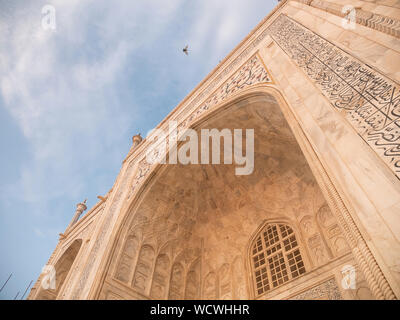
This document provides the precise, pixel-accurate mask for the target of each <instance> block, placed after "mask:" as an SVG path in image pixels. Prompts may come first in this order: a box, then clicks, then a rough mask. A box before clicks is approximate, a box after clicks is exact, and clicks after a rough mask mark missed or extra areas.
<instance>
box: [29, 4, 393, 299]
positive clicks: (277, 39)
mask: <svg viewBox="0 0 400 320" xmlns="http://www.w3.org/2000/svg"><path fill="white" fill-rule="evenodd" d="M399 81H400V1H398V0H387V1H377V0H358V1H353V0H335V1H333V0H290V1H289V0H285V1H280V2H278V4H277V6H276V7H275V9H274V10H273V11H272V12H270V13H269V14H268V15H267V16H266V17H265V18H264V19H263V20H262V21H261V22H260V23H259V24H258V25H257V26H256V27H255V28H254V29H253V30H252V31H251V32H250V33H249V34H248V36H247V37H246V38H245V39H244V40H243V41H242V42H241V43H239V44H238V46H237V47H236V48H234V50H233V51H232V52H231V53H230V54H229V55H228V56H227V57H226V58H225V59H224V60H222V61H221V62H220V63H219V64H218V65H217V66H216V67H215V68H214V70H212V71H211V73H210V74H209V75H208V76H207V77H206V78H205V79H204V80H203V81H202V82H201V83H200V84H199V85H198V86H197V87H196V88H195V89H194V90H193V91H192V92H191V93H190V94H189V95H187V96H186V97H185V98H184V99H183V101H182V102H181V103H180V104H179V105H178V106H176V107H175V109H173V111H172V112H171V113H170V114H169V115H168V116H167V117H166V118H165V119H164V120H163V121H162V122H161V123H160V124H159V125H158V127H157V128H158V129H162V130H163V131H164V132H166V135H167V136H172V132H171V130H170V129H169V128H170V127H169V123H170V122H171V121H174V122H175V123H176V128H177V130H178V131H179V132H183V131H184V130H186V129H192V132H199V133H200V132H201V131H202V130H205V129H218V130H222V129H229V130H232V132H233V131H234V130H235V129H238V128H240V129H243V134H244V132H245V130H246V129H252V130H254V146H253V147H254V150H253V151H254V152H253V153H254V159H253V162H254V166H253V170H252V171H251V173H250V174H242V175H238V174H236V171H235V169H237V165H236V164H235V163H223V164H214V163H213V162H212V161H210V162H209V163H196V164H194V163H189V164H184V163H179V162H177V163H171V162H170V161H166V162H165V163H150V162H149V161H148V159H147V157H146V155H147V154H148V151H149V150H150V149H151V148H152V147H154V144H157V141H158V140H156V139H154V137H152V135H151V134H150V135H148V136H147V137H146V138H145V139H143V138H142V137H141V136H140V135H135V136H134V137H133V139H132V147H131V149H130V150H129V152H128V154H127V156H126V157H125V159H124V161H123V163H122V166H121V170H120V172H119V174H118V176H117V177H116V180H115V183H114V185H113V187H112V188H111V190H110V191H109V192H108V193H107V194H105V195H103V196H99V197H98V198H99V201H98V202H97V204H95V205H94V206H93V207H92V208H90V209H88V208H86V204H85V203H79V204H78V205H77V209H76V213H75V215H74V217H73V219H72V221H71V223H70V224H69V226H68V227H67V228H66V230H65V231H64V232H63V233H62V234H60V238H59V242H58V244H57V246H56V248H55V250H54V252H53V253H52V255H51V256H50V258H49V261H48V263H47V265H48V266H51V267H52V269H51V270H53V271H51V270H50V269H49V270H50V271H49V272H47V273H46V272H43V273H42V274H41V275H40V277H39V278H38V280H37V282H36V284H35V285H34V286H33V288H32V290H31V292H30V294H29V297H28V299H32V300H35V299H54V300H55V299H67V300H71V299H79V300H80V299H82V300H86V299H89V300H97V299H104V300H149V299H158V300H163V299H172V300H182V299H189V300H203V299H213V300H214V299H221V300H222V299H227V300H230V299H259V300H271V299H279V300H281V299H283V300H285V299H287V300H364V299H378V300H394V299H398V298H400V85H399ZM199 137H200V134H199ZM243 138H244V136H243ZM244 140H245V139H243V141H244ZM182 144H183V141H180V140H179V139H175V140H174V139H166V147H167V148H172V147H174V146H175V147H176V146H179V145H182ZM244 152H245V151H244ZM168 157H170V155H167V158H168ZM83 198H84V197H83ZM84 211H86V212H85V214H84V215H82V214H83V212H84ZM52 272H53V273H54V276H55V280H56V281H55V285H54V286H49V285H48V284H49V283H48V282H49V279H48V277H49V274H50V273H52ZM46 281H47V282H46ZM46 283H47V286H46V285H44V284H46Z"/></svg>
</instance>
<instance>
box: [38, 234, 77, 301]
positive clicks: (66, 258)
mask: <svg viewBox="0 0 400 320" xmlns="http://www.w3.org/2000/svg"><path fill="white" fill-rule="evenodd" d="M81 246H82V239H76V240H74V241H73V242H72V244H71V245H70V246H69V247H68V248H67V249H66V250H65V251H64V253H63V254H62V256H61V257H60V258H59V259H58V260H57V262H56V264H55V265H54V268H53V266H46V267H48V268H45V275H44V278H45V279H42V286H41V288H40V291H39V293H38V295H37V297H36V299H38V300H55V299H57V296H58V294H59V293H60V289H61V287H62V285H63V284H64V282H65V279H66V278H67V276H68V274H69V272H70V271H71V268H72V265H73V263H74V261H75V259H76V257H77V255H78V253H79V250H80V248H81Z"/></svg>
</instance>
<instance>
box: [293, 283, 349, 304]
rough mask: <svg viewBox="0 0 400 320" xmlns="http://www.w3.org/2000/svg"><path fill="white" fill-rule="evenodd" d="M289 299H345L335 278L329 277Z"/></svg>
mask: <svg viewBox="0 0 400 320" xmlns="http://www.w3.org/2000/svg"><path fill="white" fill-rule="evenodd" d="M289 300H343V298H342V295H341V293H340V290H339V287H338V285H337V283H336V281H335V279H329V280H327V281H325V282H323V283H321V284H319V285H317V286H315V287H314V288H311V289H308V290H307V291H305V292H303V293H300V294H298V295H296V296H294V297H292V298H290V299H289Z"/></svg>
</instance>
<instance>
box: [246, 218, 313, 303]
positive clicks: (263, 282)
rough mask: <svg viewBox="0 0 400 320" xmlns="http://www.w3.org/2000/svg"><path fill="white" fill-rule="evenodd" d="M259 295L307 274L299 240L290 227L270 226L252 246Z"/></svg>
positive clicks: (262, 231)
mask: <svg viewBox="0 0 400 320" xmlns="http://www.w3.org/2000/svg"><path fill="white" fill-rule="evenodd" d="M251 254H252V264H253V268H254V280H255V288H256V293H257V295H260V294H263V293H265V292H267V291H268V290H270V289H273V288H276V287H278V286H280V285H282V284H283V283H285V282H287V281H289V280H291V279H294V278H296V277H298V276H300V275H301V274H304V273H305V272H306V269H305V267H304V262H303V259H302V257H301V254H300V248H299V244H298V242H297V239H296V236H295V234H294V232H293V230H292V228H290V227H289V226H287V225H284V224H278V223H277V224H268V225H266V226H265V228H264V229H262V230H261V232H260V234H259V235H258V236H257V237H256V240H255V241H254V244H253V246H252V252H251Z"/></svg>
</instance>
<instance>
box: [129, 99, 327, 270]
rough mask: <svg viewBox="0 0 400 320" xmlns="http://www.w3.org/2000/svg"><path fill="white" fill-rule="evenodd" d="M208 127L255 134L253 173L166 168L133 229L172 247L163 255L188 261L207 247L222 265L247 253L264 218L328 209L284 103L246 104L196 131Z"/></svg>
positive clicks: (211, 168) (213, 167) (231, 167)
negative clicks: (283, 109)
mask: <svg viewBox="0 0 400 320" xmlns="http://www.w3.org/2000/svg"><path fill="white" fill-rule="evenodd" d="M202 128H209V129H212V128H217V129H220V130H221V129H223V128H228V129H246V128H248V129H254V132H255V141H254V142H255V164H254V171H253V173H252V174H251V175H247V176H237V175H235V167H236V164H233V165H225V164H220V165H201V164H199V165H168V164H167V165H163V166H164V167H163V168H162V169H161V170H160V171H159V173H158V174H157V175H156V177H155V178H154V181H153V182H152V183H151V184H150V187H149V188H150V189H149V190H148V191H147V192H146V195H145V198H144V199H143V200H142V201H141V203H140V206H139V207H138V208H137V209H136V210H135V212H132V213H131V216H132V217H133V220H132V219H131V220H130V222H129V224H130V230H132V231H134V230H139V229H140V230H141V231H140V232H142V233H143V237H144V238H145V241H148V242H149V243H154V245H155V246H159V247H162V246H165V243H168V242H169V243H170V244H171V245H170V246H169V247H168V246H167V247H168V248H169V249H165V250H173V251H174V253H173V255H175V256H177V255H179V254H181V253H182V252H190V253H189V254H187V255H188V257H187V259H188V260H190V259H195V258H196V255H197V254H199V253H200V251H201V250H204V251H203V252H204V258H205V260H206V261H207V260H208V258H210V259H209V260H210V261H211V256H213V255H214V257H213V259H212V260H213V261H214V262H213V263H215V262H216V261H217V264H218V263H220V264H222V263H223V262H224V261H225V260H227V259H229V260H231V259H232V258H233V257H234V256H235V255H237V254H241V253H243V252H244V250H245V248H246V244H247V243H248V241H249V239H250V237H251V235H252V234H253V233H254V232H255V230H256V228H257V227H258V226H259V225H260V223H262V221H263V220H265V219H267V218H274V217H276V218H282V217H285V218H287V219H300V218H301V216H302V215H304V214H305V213H310V212H316V211H317V210H318V208H319V207H320V206H321V205H323V204H324V199H323V197H322V194H321V193H320V191H319V188H318V186H317V184H316V182H315V180H314V177H313V175H312V173H311V170H310V168H309V166H308V164H307V162H306V160H305V158H304V156H303V154H302V152H301V150H300V148H299V146H298V144H297V142H296V140H295V138H294V136H293V134H292V132H291V130H290V128H289V126H288V124H287V122H286V120H285V119H284V117H283V115H282V113H281V111H280V108H279V105H278V104H277V102H276V101H275V100H274V99H272V98H271V97H268V96H263V97H253V98H248V99H245V100H242V101H240V102H238V103H236V104H235V105H233V106H231V107H229V108H228V109H226V110H224V111H223V112H219V113H218V114H214V115H213V116H212V117H211V118H210V119H209V120H207V121H203V122H202V123H201V124H199V125H198V126H197V127H196V130H200V129H202ZM199 136H200V134H199ZM243 140H244V139H243ZM167 247H166V248H167ZM170 247H171V248H173V249H171V248H170ZM228 247H229V250H223V248H228ZM202 248H203V249H202ZM216 251H218V253H216Z"/></svg>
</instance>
